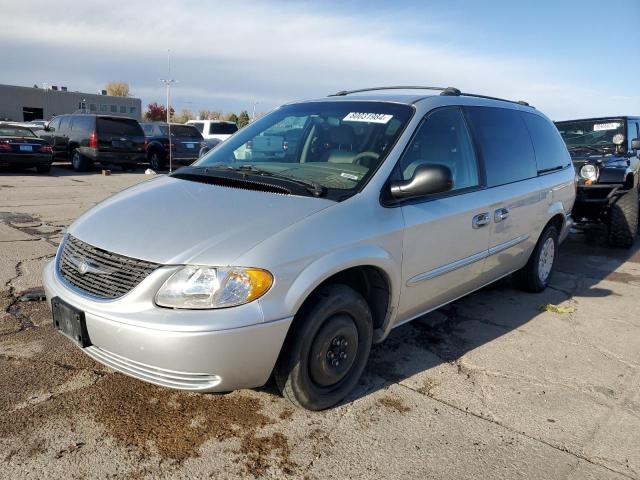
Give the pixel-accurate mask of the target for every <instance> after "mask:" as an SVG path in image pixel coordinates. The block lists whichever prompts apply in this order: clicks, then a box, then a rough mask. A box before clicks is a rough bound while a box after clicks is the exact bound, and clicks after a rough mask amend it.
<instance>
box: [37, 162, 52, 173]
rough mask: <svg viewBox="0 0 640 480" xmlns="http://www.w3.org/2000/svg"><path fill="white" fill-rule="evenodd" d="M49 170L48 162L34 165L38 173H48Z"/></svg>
mask: <svg viewBox="0 0 640 480" xmlns="http://www.w3.org/2000/svg"><path fill="white" fill-rule="evenodd" d="M50 171H51V164H50V163H43V164H41V165H36V172H38V173H49V172H50Z"/></svg>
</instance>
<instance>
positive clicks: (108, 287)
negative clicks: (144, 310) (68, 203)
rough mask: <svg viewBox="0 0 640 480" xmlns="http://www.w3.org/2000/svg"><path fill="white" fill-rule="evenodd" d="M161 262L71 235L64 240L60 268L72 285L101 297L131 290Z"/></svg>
mask: <svg viewBox="0 0 640 480" xmlns="http://www.w3.org/2000/svg"><path fill="white" fill-rule="evenodd" d="M159 266H160V265H159V264H157V263H152V262H147V261H145V260H138V259H136V258H131V257H125V256H124V255H119V254H117V253H112V252H108V251H107V250H103V249H101V248H96V247H94V246H92V245H89V244H88V243H85V242H83V241H81V240H78V239H77V238H75V237H73V236H71V235H69V236H68V237H67V238H66V239H65V242H64V245H63V247H62V251H61V253H60V258H59V259H58V271H59V272H60V275H61V276H62V278H63V279H64V280H66V281H67V282H68V283H69V284H71V285H72V286H74V287H76V288H78V289H80V290H82V291H84V292H86V293H88V294H89V295H92V296H94V297H98V298H102V299H108V300H112V299H116V298H119V297H122V296H123V295H125V294H127V293H129V292H130V291H131V290H133V289H134V288H135V287H136V286H137V285H138V284H139V283H140V282H141V281H142V280H144V279H145V278H146V277H147V276H148V275H149V274H150V273H151V272H153V271H154V270H155V269H156V268H158V267H159Z"/></svg>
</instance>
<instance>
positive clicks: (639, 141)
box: [631, 138, 640, 150]
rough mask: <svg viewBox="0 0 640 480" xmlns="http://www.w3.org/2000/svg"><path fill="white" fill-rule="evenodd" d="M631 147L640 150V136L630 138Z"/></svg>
mask: <svg viewBox="0 0 640 480" xmlns="http://www.w3.org/2000/svg"><path fill="white" fill-rule="evenodd" d="M631 149H632V150H640V138H634V139H633V140H631Z"/></svg>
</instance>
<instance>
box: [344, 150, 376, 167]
mask: <svg viewBox="0 0 640 480" xmlns="http://www.w3.org/2000/svg"><path fill="white" fill-rule="evenodd" d="M365 158H368V159H371V160H373V161H376V160H378V159H380V154H379V153H376V152H361V153H359V154H357V155H356V156H355V157H353V160H352V161H351V163H355V164H356V165H362V166H363V167H367V168H371V166H370V165H369V163H370V161H371V160H369V161H365Z"/></svg>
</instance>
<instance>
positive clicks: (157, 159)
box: [149, 150, 167, 172]
mask: <svg viewBox="0 0 640 480" xmlns="http://www.w3.org/2000/svg"><path fill="white" fill-rule="evenodd" d="M166 163H167V159H166V155H164V154H163V153H162V152H160V151H158V150H153V151H152V152H151V153H150V154H149V167H151V169H152V170H155V171H156V172H157V171H159V170H164V169H165V166H166Z"/></svg>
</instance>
